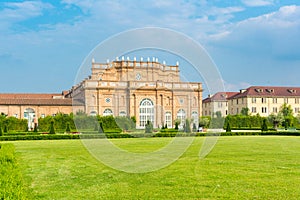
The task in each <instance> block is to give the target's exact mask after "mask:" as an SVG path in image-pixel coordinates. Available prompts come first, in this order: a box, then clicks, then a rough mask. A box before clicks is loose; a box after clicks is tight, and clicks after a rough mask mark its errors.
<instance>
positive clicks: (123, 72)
mask: <svg viewBox="0 0 300 200" xmlns="http://www.w3.org/2000/svg"><path fill="white" fill-rule="evenodd" d="M179 72H180V71H179V64H178V63H177V64H176V65H174V66H170V65H166V64H165V63H163V64H162V63H159V62H158V60H157V58H156V59H153V61H150V59H149V58H148V60H147V61H142V59H141V61H136V59H135V58H134V60H133V61H131V60H129V58H128V59H127V60H126V61H125V60H124V58H122V59H121V60H120V61H119V60H118V59H116V61H112V62H109V63H96V62H95V61H94V60H92V62H91V75H90V76H89V77H88V78H86V79H84V80H83V81H82V82H80V83H79V84H77V85H75V86H73V87H72V88H71V89H70V90H69V91H67V92H62V93H61V94H0V112H1V113H2V114H5V115H8V116H15V117H17V118H25V119H28V127H29V128H32V127H33V125H34V123H37V119H38V118H39V117H45V116H47V115H55V114H57V113H65V114H69V113H71V112H74V113H76V112H78V111H79V110H81V111H83V112H85V113H87V114H88V115H98V114H99V115H104V116H105V115H113V116H128V117H132V116H135V117H136V121H137V123H136V125H137V128H144V127H145V125H146V123H147V121H150V122H152V123H153V125H154V127H161V126H162V125H165V124H167V126H168V127H174V124H175V122H174V121H175V120H178V121H179V123H180V125H181V126H182V125H183V124H184V123H185V119H187V118H188V119H191V120H192V123H195V124H196V125H197V124H198V118H199V116H200V115H201V113H202V91H203V90H202V84H201V83H199V82H196V83H194V82H182V81H181V80H180V74H179Z"/></svg>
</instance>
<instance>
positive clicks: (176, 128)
mask: <svg viewBox="0 0 300 200" xmlns="http://www.w3.org/2000/svg"><path fill="white" fill-rule="evenodd" d="M178 126H179V122H178V121H176V122H175V130H178Z"/></svg>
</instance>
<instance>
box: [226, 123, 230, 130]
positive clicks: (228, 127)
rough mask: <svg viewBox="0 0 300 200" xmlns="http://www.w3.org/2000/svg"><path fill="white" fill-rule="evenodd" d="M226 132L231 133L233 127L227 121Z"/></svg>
mask: <svg viewBox="0 0 300 200" xmlns="http://www.w3.org/2000/svg"><path fill="white" fill-rule="evenodd" d="M226 132H231V127H230V123H229V121H227V125H226Z"/></svg>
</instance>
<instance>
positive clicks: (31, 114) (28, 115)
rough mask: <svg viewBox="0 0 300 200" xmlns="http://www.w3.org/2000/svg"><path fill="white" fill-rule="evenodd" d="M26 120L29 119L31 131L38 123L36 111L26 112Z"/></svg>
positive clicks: (29, 110) (29, 109) (28, 110)
mask: <svg viewBox="0 0 300 200" xmlns="http://www.w3.org/2000/svg"><path fill="white" fill-rule="evenodd" d="M24 119H27V122H28V129H29V130H31V129H33V128H34V123H37V122H35V111H34V110H33V109H32V108H26V109H25V110H24Z"/></svg>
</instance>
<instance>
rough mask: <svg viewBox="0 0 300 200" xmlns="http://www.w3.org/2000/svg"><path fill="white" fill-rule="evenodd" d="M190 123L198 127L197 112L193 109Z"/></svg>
mask: <svg viewBox="0 0 300 200" xmlns="http://www.w3.org/2000/svg"><path fill="white" fill-rule="evenodd" d="M192 120H193V121H192V123H193V124H195V125H196V128H197V127H198V124H199V116H198V112H196V111H193V112H192Z"/></svg>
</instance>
